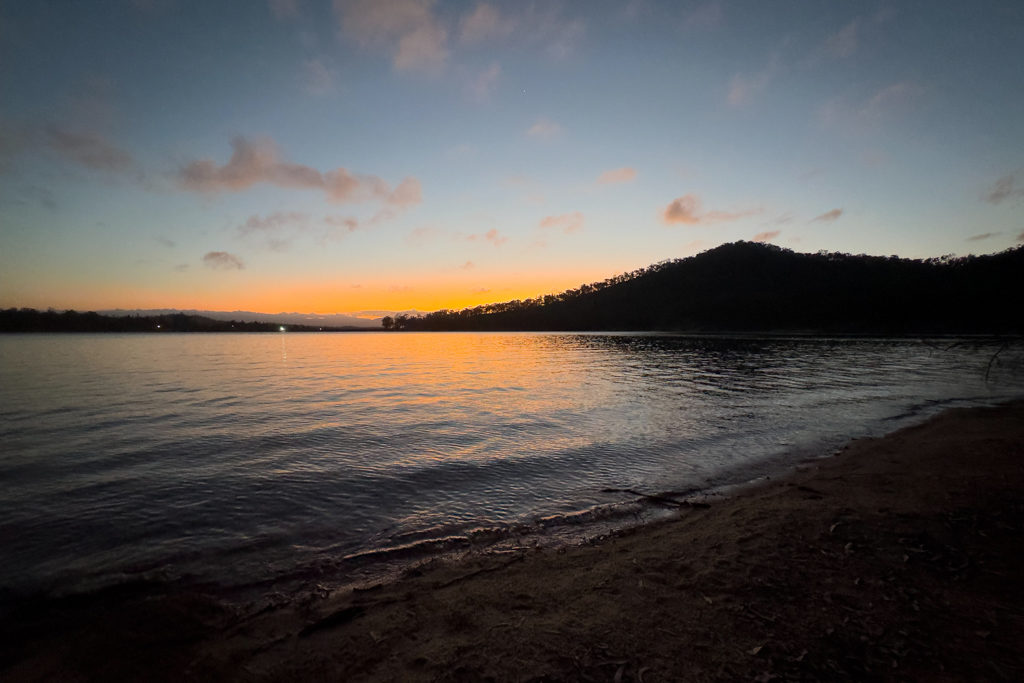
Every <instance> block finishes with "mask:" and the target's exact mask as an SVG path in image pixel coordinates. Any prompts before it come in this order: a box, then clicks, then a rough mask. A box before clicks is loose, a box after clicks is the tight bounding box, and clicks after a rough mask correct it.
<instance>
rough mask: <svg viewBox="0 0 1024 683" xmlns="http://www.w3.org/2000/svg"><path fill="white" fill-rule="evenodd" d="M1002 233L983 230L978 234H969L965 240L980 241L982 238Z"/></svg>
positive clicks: (985, 238) (989, 237)
mask: <svg viewBox="0 0 1024 683" xmlns="http://www.w3.org/2000/svg"><path fill="white" fill-rule="evenodd" d="M1002 234H1003V233H1001V232H983V233H981V234H980V235H971V236H970V237H968V238H967V241H968V242H981V241H982V240H987V239H991V238H993V237H997V236H999V235H1002Z"/></svg>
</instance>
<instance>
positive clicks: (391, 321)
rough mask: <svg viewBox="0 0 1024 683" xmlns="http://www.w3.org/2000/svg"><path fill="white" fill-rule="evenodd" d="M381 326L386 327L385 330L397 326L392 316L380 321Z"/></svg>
mask: <svg viewBox="0 0 1024 683" xmlns="http://www.w3.org/2000/svg"><path fill="white" fill-rule="evenodd" d="M380 324H381V325H383V326H384V329H385V330H390V329H391V328H393V327H394V326H395V319H394V318H392V317H391V316H390V315H386V316H384V318H383V319H382V320H381V321H380Z"/></svg>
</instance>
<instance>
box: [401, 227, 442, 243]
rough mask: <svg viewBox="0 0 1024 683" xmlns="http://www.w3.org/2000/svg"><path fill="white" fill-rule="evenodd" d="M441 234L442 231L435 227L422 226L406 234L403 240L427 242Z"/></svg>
mask: <svg viewBox="0 0 1024 683" xmlns="http://www.w3.org/2000/svg"><path fill="white" fill-rule="evenodd" d="M443 234H444V231H442V230H440V229H439V228H435V227H432V226H424V227H421V228H416V229H415V230H413V231H412V232H410V233H409V234H408V235H406V236H405V241H406V242H408V243H409V244H417V245H419V244H425V243H427V242H431V241H433V240H435V239H437V238H439V237H441V236H442V235H443Z"/></svg>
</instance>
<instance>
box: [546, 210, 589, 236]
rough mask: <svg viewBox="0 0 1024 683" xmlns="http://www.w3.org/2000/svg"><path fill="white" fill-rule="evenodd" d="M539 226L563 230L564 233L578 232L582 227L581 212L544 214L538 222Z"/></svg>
mask: <svg viewBox="0 0 1024 683" xmlns="http://www.w3.org/2000/svg"><path fill="white" fill-rule="evenodd" d="M540 227H542V228H544V229H545V230H547V229H552V228H554V229H557V230H561V231H562V232H564V233H565V234H566V235H568V234H571V233H574V232H579V231H580V230H582V229H583V214H582V213H580V212H579V211H574V212H572V213H563V214H562V215H560V216H546V217H545V218H543V219H542V220H541V222H540Z"/></svg>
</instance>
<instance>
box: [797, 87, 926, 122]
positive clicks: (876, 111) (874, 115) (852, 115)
mask: <svg viewBox="0 0 1024 683" xmlns="http://www.w3.org/2000/svg"><path fill="white" fill-rule="evenodd" d="M924 93H925V89H924V88H923V87H922V86H920V85H918V84H916V83H912V82H910V81H901V82H898V83H891V84H889V85H887V86H884V87H882V88H879V89H878V90H876V91H875V92H874V93H872V94H871V96H870V97H868V98H867V99H864V100H862V101H860V102H857V101H851V100H850V98H847V97H834V98H832V99H831V100H829V101H828V102H826V103H825V104H823V105H822V106H821V107H819V108H818V113H817V116H818V120H819V121H821V123H822V124H824V125H825V126H829V127H833V128H839V129H841V130H846V131H851V132H863V131H864V130H870V129H871V128H873V127H877V126H878V125H879V124H880V123H882V122H883V121H885V120H887V119H891V118H893V117H896V116H898V115H900V114H902V113H905V112H907V111H909V110H911V109H913V108H914V107H915V106H916V105H917V104H918V103H919V101H920V100H921V97H922V95H924Z"/></svg>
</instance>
